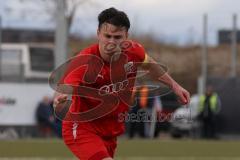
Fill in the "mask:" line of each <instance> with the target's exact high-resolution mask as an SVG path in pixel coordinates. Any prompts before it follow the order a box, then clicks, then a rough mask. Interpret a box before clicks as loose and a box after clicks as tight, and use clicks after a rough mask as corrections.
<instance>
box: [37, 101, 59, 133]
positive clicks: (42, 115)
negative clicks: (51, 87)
mask: <svg viewBox="0 0 240 160" xmlns="http://www.w3.org/2000/svg"><path fill="white" fill-rule="evenodd" d="M51 103H52V100H51V98H49V97H48V96H44V97H43V99H42V101H41V102H40V103H39V104H38V107H37V110H36V120H37V123H38V128H39V131H40V135H41V136H43V137H50V136H51V135H53V133H54V132H55V129H56V126H55V118H54V115H53V108H52V106H51ZM53 131H54V132H53Z"/></svg>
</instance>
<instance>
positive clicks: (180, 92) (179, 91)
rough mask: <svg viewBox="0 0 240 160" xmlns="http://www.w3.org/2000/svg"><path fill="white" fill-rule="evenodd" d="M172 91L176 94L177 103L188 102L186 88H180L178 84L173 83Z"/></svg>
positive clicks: (188, 95)
mask: <svg viewBox="0 0 240 160" xmlns="http://www.w3.org/2000/svg"><path fill="white" fill-rule="evenodd" d="M173 91H174V93H175V94H176V95H177V96H178V101H179V103H181V104H182V105H186V104H189V102H190V94H189V92H188V91H187V90H186V89H184V88H182V87H181V86H180V85H179V84H175V85H174V86H173Z"/></svg>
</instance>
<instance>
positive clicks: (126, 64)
mask: <svg viewBox="0 0 240 160" xmlns="http://www.w3.org/2000/svg"><path fill="white" fill-rule="evenodd" d="M131 43H132V44H131V47H128V48H125V49H123V50H122V51H121V54H120V55H119V57H118V58H119V60H118V59H117V60H116V61H111V62H106V61H104V60H103V58H102V57H101V55H100V52H99V45H98V44H95V45H92V46H90V47H89V48H86V49H84V50H83V51H81V52H80V53H79V54H78V55H77V56H76V57H78V56H83V57H81V58H80V57H79V59H81V60H82V59H83V58H85V57H84V56H86V57H87V58H86V59H87V60H83V61H84V63H85V64H83V63H82V62H81V65H82V66H81V67H76V68H75V69H74V70H73V71H71V72H70V73H69V74H68V75H67V76H66V77H65V78H64V83H65V84H71V85H76V86H84V87H87V90H85V89H84V88H82V89H81V88H80V89H79V90H78V91H76V95H73V96H72V102H71V106H70V109H69V112H71V113H72V114H77V113H83V112H86V113H87V112H88V111H90V110H91V109H95V107H97V106H99V105H100V107H99V109H98V110H96V111H94V113H95V114H96V115H95V116H96V118H92V119H91V120H89V121H85V122H81V121H78V122H77V123H78V125H79V128H81V129H87V130H89V131H91V132H94V133H96V134H97V135H100V136H102V137H113V136H118V135H120V134H122V133H123V132H124V131H125V127H124V121H119V117H118V116H119V114H121V113H125V112H126V111H128V109H129V99H130V98H131V96H130V95H131V92H132V91H131V90H129V91H127V92H126V91H125V89H126V88H124V87H126V86H130V87H131V86H133V85H134V81H135V77H136V73H137V68H136V67H134V65H133V64H134V63H137V62H143V61H144V59H145V51H144V48H143V47H142V46H141V45H140V44H139V43H137V42H131ZM123 47H124V46H123ZM88 56H89V57H90V58H89V57H88ZM87 70H88V71H87ZM86 77H87V78H86ZM128 89H129V88H128ZM88 91H89V93H86V92H88ZM83 94H84V95H83ZM99 94H100V96H99ZM79 95H80V96H79ZM95 96H97V97H98V98H95ZM101 96H103V97H104V96H105V97H104V98H103V101H107V103H106V102H101V99H100V100H99V97H101ZM101 104H102V106H101ZM105 105H106V106H109V107H111V108H106V107H105ZM111 105H112V106H111ZM101 107H102V108H101ZM104 107H105V109H104ZM104 110H106V111H104ZM69 112H68V113H69ZM67 115H68V114H67ZM91 116H92V115H90V117H91ZM74 122H75V123H76V121H75V120H74ZM72 123H73V122H67V121H63V127H64V125H69V124H70V125H72Z"/></svg>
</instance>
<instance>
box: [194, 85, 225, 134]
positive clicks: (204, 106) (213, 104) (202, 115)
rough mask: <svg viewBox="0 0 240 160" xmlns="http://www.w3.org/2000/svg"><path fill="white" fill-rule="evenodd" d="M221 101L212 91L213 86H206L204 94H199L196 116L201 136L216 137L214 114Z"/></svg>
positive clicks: (218, 108) (218, 109) (217, 110)
mask: <svg viewBox="0 0 240 160" xmlns="http://www.w3.org/2000/svg"><path fill="white" fill-rule="evenodd" d="M220 107H221V102H220V99H219V96H218V94H217V93H216V92H214V89H213V86H210V85H209V86H207V88H206V92H205V94H204V95H201V96H200V100H199V106H198V111H199V115H198V118H199V120H200V122H201V123H202V137H203V138H217V137H216V115H217V114H218V113H219V111H220Z"/></svg>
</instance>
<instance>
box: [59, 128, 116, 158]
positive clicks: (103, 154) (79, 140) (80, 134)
mask: <svg viewBox="0 0 240 160" xmlns="http://www.w3.org/2000/svg"><path fill="white" fill-rule="evenodd" d="M62 135H63V139H64V142H65V144H66V145H67V146H68V148H69V149H70V150H71V151H72V152H73V154H74V155H75V156H77V157H78V158H79V159H80V160H102V159H103V158H107V157H112V158H113V156H114V152H115V149H116V147H117V138H116V137H111V138H103V137H100V136H98V135H97V134H95V133H94V132H91V131H88V130H87V129H85V128H82V127H80V126H79V125H78V124H77V123H72V124H71V125H69V124H67V125H66V124H64V123H63V129H62Z"/></svg>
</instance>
